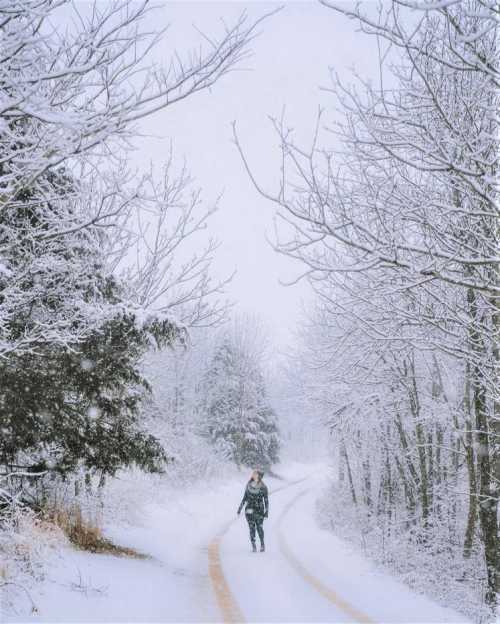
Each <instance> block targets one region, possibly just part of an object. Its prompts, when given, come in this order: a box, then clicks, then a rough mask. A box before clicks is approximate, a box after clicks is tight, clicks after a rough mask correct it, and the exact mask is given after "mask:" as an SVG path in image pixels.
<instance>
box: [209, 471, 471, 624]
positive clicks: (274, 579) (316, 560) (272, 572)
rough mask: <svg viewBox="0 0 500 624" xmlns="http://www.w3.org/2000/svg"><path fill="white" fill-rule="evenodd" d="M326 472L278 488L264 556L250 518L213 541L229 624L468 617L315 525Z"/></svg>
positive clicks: (214, 571) (217, 587) (218, 588)
mask: <svg viewBox="0 0 500 624" xmlns="http://www.w3.org/2000/svg"><path fill="white" fill-rule="evenodd" d="M324 476H325V475H324V473H323V472H321V471H316V472H315V473H314V474H312V475H311V476H309V477H308V478H307V479H305V480H301V481H299V482H294V483H291V484H290V485H288V486H285V487H283V486H282V487H277V488H275V489H274V492H273V494H272V497H271V504H270V508H271V514H270V518H269V520H268V521H267V524H266V542H267V544H266V546H267V552H266V553H265V554H261V553H255V554H254V553H252V552H250V549H249V543H248V537H247V535H246V533H247V529H246V523H245V521H244V519H242V520H241V521H240V522H233V523H231V524H230V525H229V526H228V527H227V530H226V531H225V532H224V533H223V534H222V535H221V536H219V537H218V538H217V540H215V541H214V542H212V545H211V546H212V554H213V550H214V549H215V547H216V546H217V550H218V559H219V562H220V564H219V566H217V565H214V562H212V565H211V570H210V572H211V574H210V576H211V579H212V583H213V586H214V591H215V593H216V595H217V596H218V603H219V608H220V613H221V619H222V620H223V621H228V622H231V621H233V622H234V621H248V622H394V623H396V622H415V623H416V622H465V621H466V620H465V619H464V618H463V617H461V616H460V615H458V614H457V613H456V612H454V611H452V610H450V609H445V608H442V607H440V606H439V605H436V604H435V603H433V602H431V601H430V600H428V599H426V598H423V597H422V596H418V595H416V594H414V593H412V592H411V591H410V590H409V589H407V588H406V587H405V586H404V585H402V584H401V583H398V582H397V581H395V580H394V579H392V578H391V577H389V576H387V575H384V574H382V573H381V572H380V571H379V570H375V569H374V568H373V567H372V566H371V565H370V564H369V562H367V561H366V560H364V559H363V558H362V557H360V556H359V555H357V554H355V553H354V552H352V550H351V549H350V547H349V546H348V545H346V544H345V543H344V542H342V541H341V540H339V539H337V538H336V537H335V536H334V535H333V534H332V533H330V532H329V531H325V530H322V529H320V528H319V527H318V526H317V524H316V522H315V501H316V499H317V496H318V493H319V491H320V489H321V487H322V486H323V485H324Z"/></svg>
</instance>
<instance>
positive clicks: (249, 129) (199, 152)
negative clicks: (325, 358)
mask: <svg viewBox="0 0 500 624" xmlns="http://www.w3.org/2000/svg"><path fill="white" fill-rule="evenodd" d="M277 6H279V5H278V4H277V3H270V2H209V1H205V2H167V3H164V4H163V5H162V6H161V8H160V9H159V10H158V11H156V12H155V13H154V16H152V17H151V26H155V27H161V26H164V25H166V24H170V25H171V26H170V28H169V31H168V33H167V34H166V36H165V38H164V41H163V42H162V44H161V46H160V47H159V48H158V49H157V50H156V52H155V56H157V57H158V60H162V61H166V60H168V58H169V56H170V54H171V53H172V51H173V50H174V49H176V50H177V51H178V52H179V53H181V54H182V53H183V51H187V50H188V49H189V48H191V47H192V46H193V45H195V44H196V43H197V42H199V40H200V38H199V35H198V34H197V33H196V30H195V29H194V28H193V24H194V25H195V26H196V27H197V28H198V29H200V30H202V31H204V32H206V33H208V34H210V35H216V34H217V33H220V32H221V24H220V19H221V18H222V19H224V20H225V21H226V22H227V23H229V24H230V23H232V22H233V21H234V20H236V19H237V17H238V16H239V15H240V14H241V12H242V11H247V13H248V14H249V17H251V18H253V17H258V16H259V15H262V14H263V13H266V12H268V11H270V10H272V9H273V8H275V7H277ZM163 56H164V58H162V57H163ZM245 67H246V68H247V69H246V70H245V71H239V72H235V73H232V74H230V75H227V76H225V77H224V78H223V79H222V80H221V81H220V82H219V83H217V84H216V85H215V87H214V88H213V89H212V91H210V92H203V93H199V94H197V95H195V96H193V97H191V98H189V99H188V100H186V101H184V102H182V103H181V104H179V105H177V106H176V107H172V108H168V109H166V110H165V111H163V112H161V113H158V114H157V115H155V117H154V118H151V119H148V120H147V121H146V122H144V123H143V126H142V130H143V131H144V132H145V133H148V134H152V135H155V136H154V137H148V138H147V139H146V138H145V139H141V140H140V141H137V143H136V145H137V150H136V152H135V154H134V159H136V160H137V162H138V163H140V164H143V165H145V166H147V165H148V163H149V161H150V160H152V161H154V162H158V163H161V161H162V160H164V158H165V154H166V152H167V151H168V147H169V141H170V140H171V141H172V142H173V146H174V154H175V155H176V157H177V158H178V159H179V160H182V158H185V159H186V161H187V164H188V167H189V169H190V171H191V173H192V174H193V176H194V177H195V178H196V180H197V182H198V183H199V185H200V186H201V187H202V188H203V196H204V198H205V199H206V201H207V202H210V201H212V200H214V199H215V198H216V197H217V196H218V195H219V194H220V193H221V192H223V197H222V200H221V202H220V209H219V211H218V213H217V214H216V215H215V216H214V218H213V219H212V222H211V226H210V228H211V233H212V234H214V235H216V236H217V238H218V239H219V240H220V241H221V247H220V249H219V253H218V256H217V262H216V266H215V267H214V271H215V273H216V275H219V276H225V275H227V274H228V273H231V272H232V271H233V270H234V269H236V270H237V273H236V276H235V278H234V279H233V282H232V283H231V284H230V286H229V287H228V295H229V297H230V298H231V299H233V300H234V301H235V302H236V304H237V309H238V310H240V311H242V312H245V313H251V314H256V315H258V316H259V317H260V318H261V319H262V320H263V321H264V323H265V324H266V325H267V326H268V327H269V329H270V331H271V332H272V334H273V335H274V339H275V341H276V344H277V345H278V346H279V347H282V346H284V345H286V343H287V342H288V341H289V340H290V333H291V331H293V328H294V327H295V326H296V324H297V321H298V318H299V316H300V309H301V301H302V300H307V298H308V287H307V285H306V284H299V285H297V286H293V287H285V286H282V285H280V281H286V280H290V279H291V278H293V277H294V276H296V275H297V274H298V273H299V272H300V267H299V266H297V265H296V264H295V263H294V262H293V261H292V260H290V259H288V258H285V257H283V256H280V255H278V254H277V253H276V252H275V251H274V250H273V249H272V247H271V246H270V244H269V243H268V242H267V240H266V236H267V237H270V238H273V217H274V214H273V207H272V206H271V205H270V204H269V203H267V202H266V201H265V200H263V199H262V198H261V197H259V195H258V194H257V193H256V191H255V190H254V188H253V187H252V186H251V184H250V182H249V180H248V177H247V175H246V173H245V171H244V170H243V167H242V164H241V161H240V159H239V156H238V154H237V152H236V148H235V146H234V144H233V143H232V138H231V122H232V121H233V120H235V121H236V122H237V124H238V128H239V134H240V137H241V140H242V142H243V144H244V146H245V148H246V151H247V154H248V158H249V160H250V162H251V164H252V165H253V167H254V168H255V171H256V172H257V173H258V174H259V175H260V176H261V178H262V179H263V180H264V181H266V183H268V184H269V185H272V186H275V185H276V175H277V174H278V172H279V160H278V159H277V152H276V146H277V140H276V137H275V135H274V134H273V131H272V129H271V126H270V123H269V116H270V115H271V116H280V115H281V111H282V109H283V107H285V109H286V118H287V121H288V124H289V125H290V126H292V127H293V128H294V129H295V130H296V133H297V135H298V137H301V138H303V139H305V140H307V139H308V138H309V137H310V136H311V131H312V128H313V126H314V123H315V116H316V112H317V109H318V106H319V105H321V106H323V107H325V108H326V109H327V111H329V114H330V119H331V118H332V116H333V111H332V107H333V99H332V96H331V95H329V94H327V93H325V92H324V91H321V89H320V87H321V86H327V85H328V84H329V67H334V68H335V70H336V71H338V72H339V73H340V74H341V75H343V76H344V77H347V76H348V71H349V70H350V68H351V67H355V68H356V70H357V71H358V72H359V73H361V74H363V75H367V76H370V75H371V76H374V77H376V75H377V74H376V53H375V50H374V42H373V41H371V40H369V39H367V38H366V37H365V36H363V35H361V34H360V33H356V32H355V30H354V24H352V23H351V22H349V21H348V20H346V19H345V18H343V17H341V16H340V15H337V14H336V13H334V12H333V11H331V10H328V9H326V8H324V7H322V6H321V5H320V4H318V3H316V2H293V3H285V5H284V9H283V10H282V11H281V12H280V13H279V14H277V15H274V16H273V17H271V18H270V19H268V20H267V21H266V22H265V23H264V24H263V25H262V28H261V35H260V36H259V37H258V39H256V40H255V42H254V43H253V56H252V58H251V59H250V60H249V61H246V62H245Z"/></svg>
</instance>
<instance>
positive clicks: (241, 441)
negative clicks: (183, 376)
mask: <svg viewBox="0 0 500 624" xmlns="http://www.w3.org/2000/svg"><path fill="white" fill-rule="evenodd" d="M205 388H206V390H205V393H206V409H205V411H204V416H205V423H204V430H205V432H206V435H207V436H208V437H209V439H210V440H211V441H212V443H213V444H214V445H215V446H216V447H217V448H219V449H220V450H221V451H222V452H223V453H224V454H225V455H226V456H227V457H228V458H229V459H230V460H231V461H233V462H234V463H235V464H236V465H237V466H238V467H240V466H250V467H255V466H260V467H263V468H268V467H269V466H271V465H272V464H274V463H276V462H277V461H278V459H279V456H278V453H279V435H278V426H277V419H276V415H275V413H274V411H273V409H272V408H271V406H270V405H269V401H268V398H267V395H266V388H265V382H264V377H263V375H262V372H261V370H260V366H259V364H258V362H257V361H255V358H253V357H252V356H251V355H250V354H249V353H248V352H247V351H246V350H244V349H243V348H242V347H241V346H236V344H234V342H233V341H231V339H230V338H229V337H226V338H225V339H224V340H223V341H222V343H221V344H220V346H219V348H218V349H217V350H216V352H215V355H214V357H213V360H212V362H211V365H210V368H209V370H208V371H207V374H206V377H205Z"/></svg>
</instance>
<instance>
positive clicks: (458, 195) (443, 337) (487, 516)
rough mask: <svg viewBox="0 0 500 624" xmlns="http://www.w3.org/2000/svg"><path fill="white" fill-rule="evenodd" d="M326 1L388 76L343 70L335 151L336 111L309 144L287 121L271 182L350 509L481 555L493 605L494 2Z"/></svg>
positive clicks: (312, 385)
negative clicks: (308, 298)
mask: <svg viewBox="0 0 500 624" xmlns="http://www.w3.org/2000/svg"><path fill="white" fill-rule="evenodd" d="M323 4H325V5H326V6H327V7H329V8H330V9H332V10H334V11H336V12H338V13H341V14H344V15H345V16H346V17H348V18H350V19H353V20H354V21H355V22H356V23H357V25H358V26H359V28H360V29H361V31H362V32H364V33H366V34H367V35H372V36H374V38H376V43H377V46H376V47H375V50H378V53H379V60H380V80H379V81H378V82H376V83H375V82H372V81H368V80H367V81H364V80H363V79H362V78H357V83H355V84H352V85H349V84H345V83H342V82H341V81H340V80H338V79H336V78H335V77H333V86H332V88H331V91H332V97H334V98H336V101H337V108H338V109H339V112H338V114H337V117H336V119H335V125H333V126H332V127H330V130H331V133H330V134H329V135H328V136H329V143H328V145H325V139H324V135H323V133H322V131H321V129H322V127H323V126H324V124H325V123H327V122H326V121H325V119H324V115H320V117H319V118H318V123H317V131H316V134H315V136H314V139H313V141H312V144H311V145H309V146H305V147H302V146H299V145H297V144H296V143H295V142H294V138H293V134H292V132H291V131H289V130H288V129H287V127H286V126H285V124H284V123H283V124H279V123H276V124H275V125H276V129H277V131H278V133H279V138H280V143H281V145H282V150H283V153H282V154H281V155H280V163H281V170H280V171H281V172H280V175H279V179H280V185H279V190H278V191H277V192H276V193H273V192H272V191H268V190H265V189H262V187H258V188H259V190H260V191H261V192H262V193H264V195H265V196H266V197H267V198H268V199H270V200H272V202H273V204H274V205H275V206H277V209H278V211H279V215H280V217H281V219H282V220H283V222H284V227H283V236H284V237H286V233H287V232H288V233H289V232H290V228H292V235H291V236H290V237H289V238H288V239H287V240H286V239H283V238H282V239H281V240H280V241H279V242H278V247H279V250H280V251H281V252H282V253H285V254H289V255H290V256H292V257H294V258H296V259H299V260H301V261H302V262H303V263H304V265H305V271H306V273H307V275H308V276H309V279H310V283H311V285H312V287H313V289H314V291H315V293H316V295H317V305H316V307H315V310H314V311H313V312H312V314H311V319H310V320H309V322H308V323H307V325H306V328H305V329H304V337H303V345H304V346H303V349H304V353H305V355H304V357H303V361H304V363H305V366H304V368H303V370H304V375H305V376H306V378H307V379H308V381H309V384H308V386H309V396H310V398H311V401H314V403H315V404H316V405H318V406H321V409H320V411H321V413H322V415H323V416H324V418H325V419H326V421H327V422H328V424H329V426H330V428H331V433H332V437H333V438H334V439H335V440H336V444H337V448H338V456H339V463H340V471H341V480H342V481H343V484H344V486H345V488H346V489H347V491H348V492H349V496H350V498H351V504H352V505H354V506H356V508H357V509H358V510H360V511H359V515H360V517H361V516H363V517H366V522H367V523H368V526H371V527H372V529H377V530H379V529H380V527H383V530H382V529H380V530H379V539H380V541H381V542H384V540H385V543H387V541H388V539H389V537H390V536H393V537H394V536H401V534H404V535H405V536H406V539H407V541H408V542H412V543H414V544H417V545H418V547H419V549H420V550H421V551H422V552H426V551H427V552H431V550H432V549H433V548H434V551H433V552H434V556H435V557H436V559H438V558H439V556H440V554H442V553H443V552H447V553H448V555H449V561H452V560H458V561H460V560H462V561H464V562H466V561H467V560H468V559H469V558H470V557H471V556H474V557H477V558H478V560H480V561H481V562H482V569H481V571H480V572H475V574H474V577H473V578H470V577H469V578H464V579H462V582H464V583H465V584H467V583H469V584H472V585H474V586H475V585H476V584H477V583H479V584H480V586H481V588H482V592H483V600H484V603H485V604H486V605H487V607H488V608H489V609H490V610H491V611H490V613H491V612H493V611H494V610H495V608H496V604H497V596H498V590H499V589H500V552H499V540H498V501H499V492H500V412H499V402H498V400H499V396H498V392H499V384H498V364H499V360H498V357H499V350H498V345H499V343H498V339H499V309H498V301H499V299H498V297H499V287H500V284H499V272H498V249H499V232H498V216H499V208H498V191H499V186H498V155H499V153H500V151H499V147H500V146H499V139H498V127H499V117H498V115H499V111H500V106H499V104H500V102H499V95H500V91H499V79H500V74H499V54H500V51H499V46H498V20H497V17H498V15H497V9H498V7H497V6H496V5H494V4H493V3H490V2H484V1H482V0H463V1H459V2H426V3H419V2H398V1H394V2H392V3H389V4H387V3H386V4H381V5H380V6H378V7H374V6H371V7H370V9H368V8H366V12H363V8H362V7H358V6H357V7H356V8H353V9H351V8H349V7H344V6H343V5H340V4H335V5H334V4H333V3H331V4H330V3H329V2H327V1H326V0H325V2H324V3H323ZM332 137H333V141H334V143H333V144H332V143H331V140H332ZM240 150H241V153H242V156H243V159H244V160H245V164H246V165H247V167H248V168H250V167H251V163H248V161H247V160H246V159H245V155H244V151H243V149H242V148H241V147H240ZM253 179H254V181H255V178H253ZM284 240H285V242H283V241H284ZM436 544H439V547H436ZM428 562H430V559H429V560H428ZM464 566H465V568H467V566H466V565H465V564H464ZM430 567H431V564H430V565H429V568H430ZM467 569H472V568H467ZM427 572H428V571H427V570H422V574H423V575H425V574H426V573H427ZM435 580H436V581H438V579H435ZM474 615H476V616H477V617H479V616H478V615H477V610H476V613H475V614H474Z"/></svg>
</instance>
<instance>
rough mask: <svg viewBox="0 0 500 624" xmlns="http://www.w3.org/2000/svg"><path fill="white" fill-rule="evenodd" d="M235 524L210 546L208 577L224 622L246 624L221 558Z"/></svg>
mask: <svg viewBox="0 0 500 624" xmlns="http://www.w3.org/2000/svg"><path fill="white" fill-rule="evenodd" d="M307 479H309V476H307V477H304V478H302V479H298V480H297V481H292V482H291V483H287V484H286V485H281V486H280V487H277V488H275V489H274V490H272V492H270V493H269V494H270V495H271V494H275V493H276V492H279V491H281V490H285V489H287V488H289V487H292V486H293V485H297V483H302V481H306V480H307ZM294 500H295V499H294ZM234 522H235V520H232V521H231V522H229V523H228V524H227V525H226V526H225V527H224V529H222V531H220V533H218V534H217V535H216V536H215V537H214V539H213V540H212V541H211V542H210V544H209V545H208V575H209V577H210V581H211V583H212V589H213V591H214V594H215V598H216V601H217V605H218V607H219V610H220V612H221V615H222V621H223V622H226V623H229V624H236V623H238V624H239V623H242V624H243V623H244V622H246V620H245V617H244V615H243V613H242V611H241V609H240V607H239V605H238V602H237V601H236V598H235V597H234V595H233V592H232V591H231V588H230V587H229V584H228V582H227V580H226V577H225V575H224V570H223V569H222V563H221V558H220V543H221V540H222V538H223V537H224V535H225V534H226V533H227V532H228V530H229V528H230V527H231V526H232V525H233V524H234Z"/></svg>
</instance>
